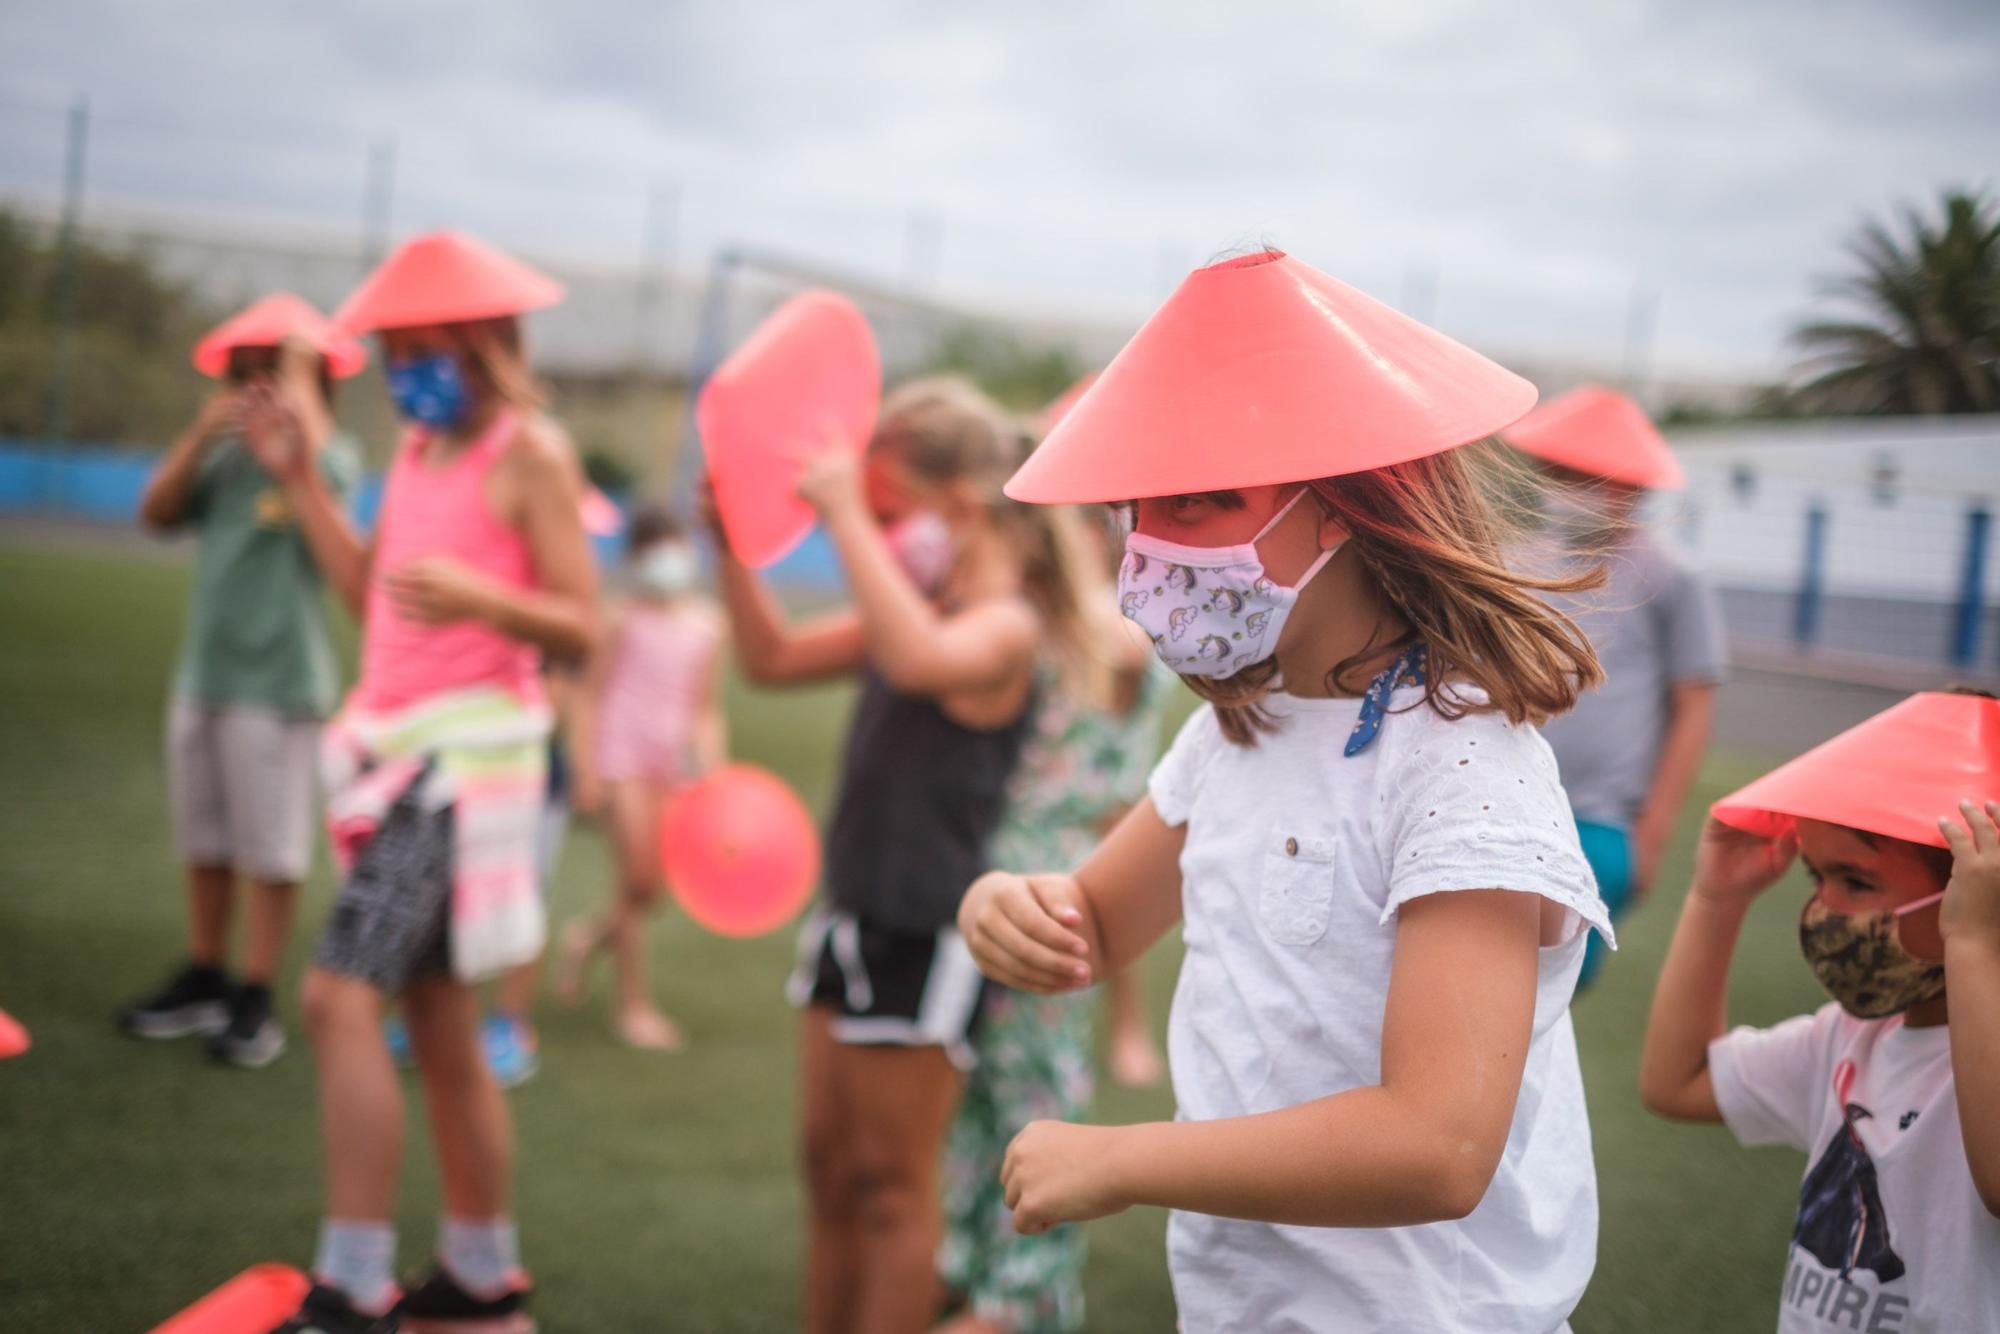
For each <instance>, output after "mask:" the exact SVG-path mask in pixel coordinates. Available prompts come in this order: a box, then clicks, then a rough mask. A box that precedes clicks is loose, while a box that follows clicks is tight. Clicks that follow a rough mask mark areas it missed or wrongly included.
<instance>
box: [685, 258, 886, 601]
mask: <svg viewBox="0 0 2000 1334" xmlns="http://www.w3.org/2000/svg"><path fill="white" fill-rule="evenodd" d="M881 399H882V361H881V357H880V356H879V354H878V353H877V352H876V350H875V335H874V333H873V332H872V331H871V330H870V329H869V327H868V320H867V318H866V317H864V316H863V315H862V313H861V312H860V311H859V310H858V309H856V308H855V306H854V303H853V302H851V301H849V300H848V299H847V298H846V297H844V296H841V295H840V294H839V293H837V292H825V291H813V292H802V293H800V294H799V295H798V296H795V297H793V298H792V299H791V300H789V301H787V302H786V303H785V304H784V305H782V306H780V307H778V308H777V310H775V311H773V312H772V313H771V315H770V316H769V317H768V318H767V319H766V320H765V321H764V322H763V323H762V324H760V325H758V326H757V328H756V330H755V332H753V333H752V334H751V335H750V337H749V338H748V339H747V340H745V342H744V343H743V345H742V346H741V347H739V348H737V349H736V350H735V351H734V352H732V353H730V354H729V358H728V360H726V361H724V362H723V363H722V365H720V366H718V367H717V368H716V370H715V374H713V375H711V376H709V378H708V382H707V383H706V384H705V385H703V386H702V390H701V398H700V400H699V401H698V402H697V403H696V404H695V425H696V427H697V428H698V429H699V431H700V433H701V452H702V457H703V458H704V459H705V460H706V461H707V463H708V476H709V480H710V482H711V483H712V484H713V485H714V487H715V507H716V509H717V510H719V511H720V512H721V514H722V526H723V528H724V530H725V531H726V532H727V533H728V534H729V549H730V550H731V551H733V552H735V553H736V556H737V558H738V559H739V560H741V561H742V562H743V563H744V564H746V565H749V566H752V567H753V568H761V567H763V566H766V565H771V564H774V563H776V562H777V561H779V560H782V559H783V558H784V556H785V554H786V553H787V552H789V551H790V550H791V549H792V548H793V547H795V546H797V545H798V544H799V543H800V542H801V541H803V540H804V539H805V535H806V534H807V533H809V532H811V531H812V527H813V524H814V522H816V516H815V515H814V514H813V509H812V506H810V505H808V504H806V502H805V501H803V500H801V499H799V497H798V496H797V494H796V493H795V492H794V487H796V486H797V484H798V480H799V473H800V471H801V470H802V469H803V467H804V466H805V457H804V455H803V453H802V451H804V450H809V449H812V448H815V447H819V446H822V445H825V444H829V443H831V444H837V445H839V446H841V447H842V448H846V449H851V450H853V451H855V452H856V453H859V452H860V451H861V450H863V449H865V448H867V445H868V438H869V436H870V435H872V434H873V433H874V430H875V410H876V408H878V407H879V406H880V405H881Z"/></svg>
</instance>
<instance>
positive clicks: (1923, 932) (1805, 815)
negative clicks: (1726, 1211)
mask: <svg viewBox="0 0 2000 1334" xmlns="http://www.w3.org/2000/svg"><path fill="white" fill-rule="evenodd" d="M1996 821H2000V702H1996V701H1995V700H1993V699H1992V698H1990V697H1983V696H1974V695H1968V694H1922V695H1917V696H1914V697H1912V698H1911V699H1908V700H1905V701H1904V702H1903V703H1902V704H1899V705H1897V706H1896V707H1895V708H1893V709H1890V710H1889V711H1887V712H1886V713H1883V714H1880V715H1878V716H1876V717H1874V718H1872V719H1870V720H1868V721H1867V722H1865V723H1862V724H1861V725H1860V726H1858V727H1856V728H1853V729H1851V730H1850V731H1847V732H1844V733H1842V734H1841V735H1840V736H1837V737H1835V738H1834V739H1833V740H1831V741H1829V742H1827V743H1826V744H1825V745H1823V746H1820V747H1818V748H1817V749H1815V750H1812V751H1809V752H1807V753H1806V754H1805V755H1803V756H1801V757H1800V758H1798V759H1796V760H1794V761H1792V762H1791V763H1790V764H1787V765H1785V766H1784V767H1782V768H1780V769H1778V770H1776V771H1775V772H1773V773H1772V774H1770V775H1768V776H1766V777H1765V778H1763V779H1760V780H1759V781H1758V782H1756V783H1753V784H1751V785H1750V786H1749V787H1747V788H1744V789H1743V790H1742V791H1741V792H1738V793H1736V794H1734V795H1733V796H1731V797H1728V798H1725V799H1724V800H1723V801H1721V802H1719V803H1717V805H1716V807H1715V810H1714V813H1713V815H1712V817H1711V818H1710V820H1709V822H1708V825H1707V827H1706V828H1705V829H1704V830H1703V832H1702V840H1701V846H1700V850H1699V852H1698V853H1697V857H1696V866H1695V879H1694V883H1693V885H1691V886H1690V887H1689V890H1688V895H1687V899H1686V901H1685V903H1684V905H1683V907H1682V911H1681V920H1680V925H1679V927H1678V928H1677V929H1676V931H1675V933H1674V940H1673V944H1672V946H1671V947H1670V948H1669V951H1668V954H1667V962H1666V965H1665V968H1664V969H1663V970H1662V972H1661V975H1660V982H1659V987H1658V990H1657V991H1656V992H1655V994H1654V997H1653V1013H1652V1019H1651V1021H1650V1023H1649V1024H1648V1026H1647V1032H1646V1048H1645V1055H1644V1058H1643V1062H1642V1065H1641V1069H1640V1094H1641V1096H1642V1097H1643V1098H1644V1099H1645V1102H1646V1105H1647V1106H1648V1107H1650V1108H1651V1109H1652V1110H1653V1111H1655V1112H1658V1113H1659V1114H1660V1115H1662V1116H1666V1117H1671V1118H1674V1119H1676V1120H1688V1121H1710V1122H1713V1121H1720V1122H1722V1123H1723V1124H1724V1125H1727V1126H1728V1127H1729V1129H1730V1130H1731V1131H1732V1132H1733V1133H1734V1134H1735V1136H1736V1138H1737V1139H1738V1140H1739V1141H1740V1142H1742V1143H1743V1144H1744V1145H1746V1146H1757V1145H1766V1144H1784V1145H1789V1146H1791V1147H1792V1148H1795V1149H1798V1150H1800V1151H1802V1152H1804V1153H1805V1154H1806V1155H1807V1156H1808V1166H1807V1169H1806V1176H1805V1180H1804V1182H1803V1184H1802V1185H1801V1187H1800V1190H1799V1208H1798V1216H1797V1221H1796V1223H1795V1225H1794V1227H1793V1231H1792V1238H1791V1255H1790V1259H1789V1260H1788V1262H1787V1264H1786V1269H1785V1279H1784V1286H1783V1288H1782V1290H1781V1292H1780V1296H1779V1316H1778V1329H1779V1331H1780V1334H1821V1332H1822V1331H1833V1330H1894V1331H1897V1332H1898V1334H1919V1332H1921V1331H1935V1334H1944V1332H1945V1331H1951V1334H1973V1332H1975V1331H2000V827H1996ZM1795 856H1796V857H1797V858H1798V859H1799V860H1801V861H1802V862H1803V863H1804V864H1805V867H1806V871H1807V874H1808V875H1809V876H1810V877H1811V880H1812V884H1813V893H1812V895H1811V897H1810V898H1808V899H1807V900H1806V903H1805V905H1804V908H1803V910H1802V912H1801V914H1800V917H1799V944H1800V947H1801V949H1802V951H1803V952H1804V954H1805V957H1806V962H1807V964H1808V965H1809V966H1810V967H1811V969H1812V971H1813V974H1814V976H1815V977H1816V978H1817V979H1818V980H1819V982H1820V984H1821V985H1822V986H1823V987H1824V988H1825V989H1826V991H1827V992H1828V993H1829V994H1830V995H1831V996H1832V997H1833V1001H1832V1002H1831V1003H1829V1004H1826V1005H1823V1006H1821V1007H1820V1008H1819V1009H1818V1010H1817V1011H1815V1012H1813V1013H1812V1014H1809V1015H1799V1016H1797V1017H1795V1018H1792V1019H1788V1020H1786V1021H1785V1022H1783V1023H1781V1024H1778V1025H1776V1026H1775V1027H1772V1028H1767V1029H1754V1028H1735V1029H1730V1028H1729V1027H1728V1023H1727V1007H1726V1001H1727V993H1728V979H1729V963H1730V958H1731V955H1732V954H1733V952H1734V949H1735V943H1736V937H1737V934H1738V932H1739V930H1740V929H1741V927H1742V923H1743V918H1744V914H1745V912H1746V911H1747V910H1748V908H1749V906H1750V904H1751V902H1752V901H1753V900H1754V899H1755V898H1756V896H1757V895H1758V894H1760V893H1762V892H1763V891H1764V890H1765V889H1767V888H1769V887H1770V886H1771V885H1773V884H1775V883H1776V882H1777V881H1778V880H1779V879H1780V878H1781V877H1782V876H1783V875H1784V873H1785V871H1786V869H1787V868H1788V867H1789V866H1790V865H1791V863H1792V860H1793V858H1794V857H1795Z"/></svg>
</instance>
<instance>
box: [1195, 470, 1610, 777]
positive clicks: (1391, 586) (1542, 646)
mask: <svg viewBox="0 0 2000 1334" xmlns="http://www.w3.org/2000/svg"><path fill="white" fill-rule="evenodd" d="M1306 485H1307V486H1308V487H1310V488H1311V490H1312V493H1313V495H1314V497H1315V498H1317V499H1318V501H1319V503H1320V505H1321V506H1322V507H1323V509H1324V510H1325V512H1326V513H1327V514H1329V515H1331V516H1332V517H1333V518H1334V519H1336V520H1337V521H1339V523H1340V524H1341V526H1342V527H1344V528H1346V529H1347V530H1348V533H1349V537H1348V547H1349V548H1351V549H1352V550H1353V551H1354V553H1355V555H1356V556H1357V557H1358V558H1359V559H1360V561H1361V563H1362V566H1363V567H1364V568H1365V569H1366V570H1367V572H1368V574H1369V576H1370V578H1372V579H1373V580H1374V582H1375V586H1376V588H1377V589H1378V590H1379V591H1380V593H1381V595H1382V596H1383V598H1385V599H1386V600H1387V601H1388V603H1389V604H1390V605H1391V606H1392V607H1394V608H1395V610H1396V614H1397V615H1398V616H1400V617H1401V618H1402V620H1403V622H1404V624H1405V625H1406V626H1407V627H1408V630H1407V631H1406V633H1404V634H1403V635H1401V636H1399V637H1397V638H1396V639H1393V640H1386V641H1383V642H1380V643H1378V642H1376V637H1375V636H1371V638H1370V640H1369V643H1368V644H1367V645H1366V646H1365V647H1364V648H1363V649H1362V650H1361V651H1360V652H1359V653H1356V654H1354V655H1353V656H1352V657H1349V658H1347V659H1345V660H1344V661H1341V662H1338V663H1335V664H1334V665H1333V667H1332V668H1331V669H1330V670H1329V671H1328V672H1327V675H1326V681H1327V684H1328V686H1329V687H1330V688H1331V689H1333V690H1335V691H1338V692H1340V693H1342V694H1350V695H1352V694H1359V693H1360V692H1361V691H1362V690H1363V689H1365V688H1366V686H1367V685H1368V677H1367V675H1365V674H1364V669H1368V668H1371V667H1376V666H1379V665H1380V664H1381V660H1382V658H1383V656H1384V655H1385V654H1386V653H1387V652H1388V651H1389V650H1392V649H1397V648H1401V647H1403V646H1406V645H1408V644H1410V643H1413V642H1415V641H1417V640H1422V641H1423V642H1424V643H1425V644H1426V645H1427V646H1428V653H1429V660H1428V664H1427V666H1426V671H1425V685H1424V699H1423V702H1424V704H1426V705H1428V706H1429V707H1430V708H1432V709H1434V710H1436V711H1437V712H1438V713H1440V714H1442V715H1443V716H1445V717H1447V718H1459V717H1463V716H1464V715H1466V714H1468V713H1500V714H1504V715H1506V717H1507V719H1508V721H1510V722H1515V723H1522V722H1529V723H1541V722H1544V721H1546V720H1547V719H1549V718H1551V717H1554V716H1555V715H1556V714H1559V713H1563V712H1566V711H1567V710H1568V709H1569V708H1570V707H1571V706H1573V705H1574V704H1575V703H1576V697H1577V696H1578V695H1579V694H1581V693H1582V692H1583V691H1585V690H1588V689H1589V688H1591V687H1592V686H1594V685H1596V684H1597V683H1598V682H1599V681H1601V680H1602V679H1603V677H1604V672H1603V669H1602V668H1601V667H1600V666H1599V665H1598V661H1597V653H1596V650H1594V649H1593V648H1592V647H1591V645H1590V641H1589V640H1588V639H1587V638H1585V637H1584V634H1583V632H1582V631H1581V630H1579V629H1578V628H1577V626H1576V623H1575V622H1574V621H1572V620H1570V618H1569V617H1567V616H1565V615H1563V614H1562V613H1561V612H1559V611H1557V610H1556V609H1555V608H1554V607H1552V606H1550V605H1549V604H1548V603H1547V602H1546V601H1544V600H1543V597H1542V595H1543V594H1546V593H1574V592H1581V591H1583V590H1585V589H1590V588H1595V587H1598V586H1599V585H1600V584H1602V583H1603V581H1604V575H1603V569H1602V566H1601V565H1590V566H1588V567H1586V568H1585V569H1583V571H1582V572H1580V573H1573V574H1567V575H1561V576H1556V575H1550V576H1546V577H1544V576H1536V575H1531V574H1528V573H1526V572H1524V571H1522V570H1518V569H1515V568H1513V567H1512V566H1510V565H1509V564H1508V561H1507V557H1506V552H1507V550H1508V549H1509V547H1510V546H1512V544H1513V543H1514V541H1515V539H1516V538H1517V537H1518V536H1519V534H1520V533H1521V531H1523V529H1524V528H1525V516H1526V514H1527V506H1526V504H1525V501H1524V497H1525V496H1526V495H1529V494H1531V493H1532V488H1533V479H1532V475H1531V474H1529V473H1528V471H1527V470H1526V469H1525V468H1523V467H1522V466H1521V465H1520V464H1519V463H1515V462H1510V461H1508V460H1507V459H1506V458H1505V457H1504V456H1503V455H1502V454H1501V453H1500V452H1499V451H1498V450H1497V449H1493V448H1491V447H1489V446H1488V445H1486V444H1481V445H1478V446H1466V447H1464V448H1460V449H1451V450H1446V451H1445V452H1443V453H1441V454H1431V455H1426V456H1425V457H1423V458H1417V459H1411V460H1409V461H1408V462H1405V463H1393V464H1390V465H1389V466H1387V467H1384V468H1377V469H1374V470H1373V471H1370V472H1361V473H1350V474H1347V475H1345V476H1336V477H1325V478H1318V479H1315V480H1313V481H1309V482H1308V483H1307V484H1306ZM1379 633H1380V629H1379V627H1378V630H1377V634H1378V635H1379ZM1277 671H1278V667H1277V660H1276V659H1275V658H1266V659H1264V660H1263V661H1262V662H1258V663H1253V664H1251V665H1250V666H1249V667H1247V668H1245V669H1244V670H1243V671H1241V672H1238V673H1236V675H1234V676H1231V677H1229V678H1227V679H1225V680H1221V681H1215V680H1205V679H1202V678H1199V677H1189V678H1183V679H1185V680H1186V681H1187V683H1188V685H1189V686H1190V687H1192V688H1193V689H1194V691H1195V693H1196V694H1198V695H1201V696H1202V697H1203V698H1205V699H1207V700H1209V701H1210V702H1212V703H1213V704H1214V705H1215V706H1216V707H1215V714H1216V721H1217V723H1219V724H1220V725H1221V728H1222V732H1223V735H1224V736H1226V737H1227V738H1228V739H1229V740H1231V741H1233V742H1235V743H1236V744H1238V745H1251V744H1254V743H1255V741H1256V738H1257V736H1258V735H1259V734H1260V733H1264V732H1268V731H1270V730H1271V729H1272V727H1273V726H1274V723H1273V721H1272V720H1271V718H1270V716H1269V715H1268V714H1267V713H1266V712H1265V711H1264V710H1263V709H1262V708H1261V707H1260V701H1261V700H1262V699H1263V698H1264V697H1265V696H1266V695H1268V694H1269V693H1270V692H1271V690H1272V688H1273V687H1274V685H1275V683H1276V679H1277ZM1460 686H1471V687H1474V688H1476V689H1477V690H1479V691H1482V692H1484V694H1485V697H1486V698H1485V700H1484V701H1483V702H1475V701H1473V700H1470V699H1468V698H1467V697H1466V696H1465V695H1464V694H1463V693H1462V692H1461V691H1460V690H1459V689H1458V687H1460Z"/></svg>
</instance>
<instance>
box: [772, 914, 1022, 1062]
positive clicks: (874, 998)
mask: <svg viewBox="0 0 2000 1334" xmlns="http://www.w3.org/2000/svg"><path fill="white" fill-rule="evenodd" d="M985 990H986V979H985V978H984V977H982V976H981V975H980V972H979V968H978V966H977V965H976V964H974V963H973V962H972V951H971V950H969V949H967V948H966V945H965V939H964V937H962V936H960V935H959V934H958V931H957V929H956V928H955V927H945V928H944V929H943V930H940V931H937V932H934V933H931V934H927V935H924V934H912V933H909V932H902V931H888V930H884V929H883V928H881V927H877V926H871V925H869V924H868V923H867V922H864V921H862V920H861V919H860V918H858V917H855V916H854V915H852V914H851V913H844V912H839V911H836V910H833V909H830V908H826V907H823V906H815V907H814V908H813V910H812V911H811V912H810V913H808V914H807V915H806V920H805V925H804V926H802V927H801V928H800V930H799V953H798V963H797V966H796V967H794V968H793V970H792V976H791V980H790V981H789V982H787V983H786V985H785V994H786V996H787V998H788V999H790V1001H791V1002H792V1004H793V1005H795V1006H798V1007H800V1008H801V1009H803V1008H804V1007H806V1006H808V1005H819V1006H824V1007H826V1008H827V1009H830V1010H832V1011H833V1014H834V1019H833V1035H834V1037H835V1038H837V1039H838V1040H839V1041H841V1042H845V1043H850V1044H852V1045H854V1046H861V1047H869V1046H898V1047H943V1048H944V1049H945V1054H946V1055H947V1056H949V1057H950V1058H951V1060H952V1063H953V1064H954V1065H956V1066H958V1067H959V1068H960V1069H970V1068H971V1066H972V1063H973V1055H972V1044H971V1041H970V1039H971V1037H972V1035H973V1033H974V1031H975V1030H976V1029H977V1028H978V1026H979V1014H980V1010H981V1005H980V1001H981V998H982V997H983V996H984V994H985Z"/></svg>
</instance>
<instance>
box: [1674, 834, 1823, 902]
mask: <svg viewBox="0 0 2000 1334" xmlns="http://www.w3.org/2000/svg"><path fill="white" fill-rule="evenodd" d="M1798 851H1799V837H1798V835H1797V834H1795V833H1791V832H1787V833H1785V834H1784V835H1782V836H1781V837H1778V838H1758V837H1757V836H1756V835H1755V834H1746V833H1744V832H1743V831H1742V830H1741V829H1733V828H1731V827H1730V826H1728V825H1726V824H1724V823H1722V821H1720V820H1718V819H1716V818H1715V817H1714V816H1712V815H1711V816H1709V817H1708V820H1707V822H1706V823H1705V824H1703V825H1702V827H1701V842H1700V843H1699V844H1697V845H1696V847H1695V853H1694V884H1693V886H1691V887H1690V888H1689V890H1688V893H1689V895H1690V896H1691V897H1697V898H1701V899H1703V900H1706V901H1707V902H1709V903H1712V904H1714V905H1716V906H1717V907H1728V908H1735V909H1736V910H1738V911H1741V910H1743V909H1745V908H1748V907H1749V906H1750V903H1751V901H1752V900H1753V899H1755V898H1756V897H1757V896H1758V895H1759V894H1761V893H1763V892H1764V891H1765V890H1767V889H1769V888H1770V887H1771V886H1772V885H1775V884H1777V883H1778V881H1779V879H1780V878H1781V877H1782V876H1783V875H1784V874H1785V871H1786V869H1787V868H1789V867H1790V866H1791V864H1792V858H1793V857H1795V856H1797V855H1798Z"/></svg>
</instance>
